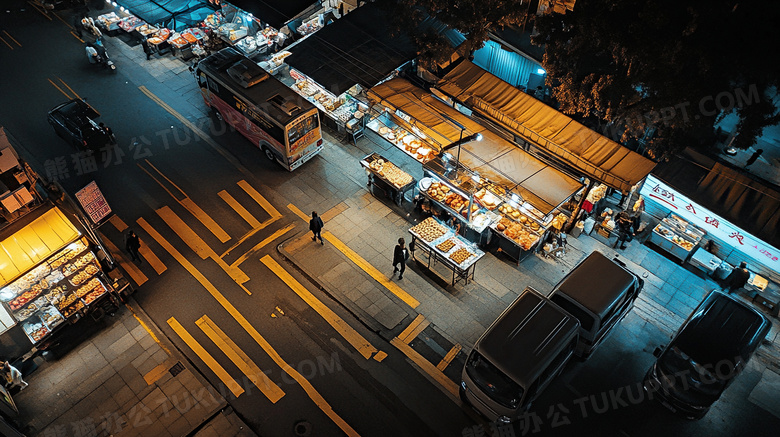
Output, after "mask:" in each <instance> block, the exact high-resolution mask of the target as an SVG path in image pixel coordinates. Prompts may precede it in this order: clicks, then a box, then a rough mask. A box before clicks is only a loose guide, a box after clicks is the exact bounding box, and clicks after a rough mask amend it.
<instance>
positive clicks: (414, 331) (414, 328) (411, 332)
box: [398, 314, 431, 344]
mask: <svg viewBox="0 0 780 437" xmlns="http://www.w3.org/2000/svg"><path fill="white" fill-rule="evenodd" d="M430 324H431V322H429V321H428V320H427V319H426V318H425V317H424V316H423V315H422V314H418V315H417V317H415V318H414V320H412V323H410V324H409V326H407V327H406V329H404V330H403V332H401V334H399V335H398V339H399V340H401V341H403V342H404V343H406V344H409V343H410V342H411V341H412V340H414V339H415V338H417V336H418V335H419V334H420V333H421V332H423V330H424V329H425V328H427V327H428V325H430Z"/></svg>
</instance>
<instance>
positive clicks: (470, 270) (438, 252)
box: [409, 217, 485, 286]
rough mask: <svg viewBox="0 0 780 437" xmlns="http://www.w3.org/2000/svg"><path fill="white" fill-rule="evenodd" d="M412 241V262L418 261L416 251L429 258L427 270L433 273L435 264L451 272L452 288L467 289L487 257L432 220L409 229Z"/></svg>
mask: <svg viewBox="0 0 780 437" xmlns="http://www.w3.org/2000/svg"><path fill="white" fill-rule="evenodd" d="M409 233H410V234H411V235H412V241H411V243H410V244H409V247H410V249H411V253H412V258H413V259H415V260H417V257H416V255H415V252H416V251H417V250H420V251H423V252H425V254H426V255H427V256H426V257H427V268H428V270H430V271H433V267H434V266H436V264H437V263H438V264H441V265H443V266H445V267H446V268H447V269H449V270H450V271H451V272H452V279H451V282H450V283H451V284H452V285H453V286H454V285H455V284H456V283H458V282H460V281H463V283H464V285H467V284H468V283H469V280H473V279H474V271H475V270H476V265H477V261H479V260H480V259H481V258H482V257H483V256H484V255H485V253H484V252H482V251H481V250H479V249H478V248H477V247H476V245H475V244H474V243H471V242H470V241H468V240H466V239H465V238H463V237H461V236H460V235H457V234H456V233H455V231H453V230H452V229H450V228H448V227H447V226H445V225H444V224H443V223H441V222H440V221H439V220H436V219H435V218H433V217H429V218H427V219H425V220H423V221H422V222H420V223H418V224H417V225H415V226H413V227H412V228H411V229H409Z"/></svg>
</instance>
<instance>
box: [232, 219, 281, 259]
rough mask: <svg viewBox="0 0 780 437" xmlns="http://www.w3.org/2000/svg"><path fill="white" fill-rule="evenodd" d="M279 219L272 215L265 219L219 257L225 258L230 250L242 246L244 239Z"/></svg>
mask: <svg viewBox="0 0 780 437" xmlns="http://www.w3.org/2000/svg"><path fill="white" fill-rule="evenodd" d="M277 220H279V219H278V218H273V217H272V218H269V219H268V220H266V221H264V222H262V223H260V226H258V227H256V228H254V229H252V230H251V231H249V232H247V233H246V234H244V236H243V237H241V238H239V239H238V241H236V242H235V244H233V245H232V246H230V247H229V248H228V249H227V250H226V251H225V252H223V253H222V255H220V256H219V257H220V258H224V257H225V256H227V254H229V253H230V252H232V251H233V250H235V249H236V247H238V246H240V245H241V244H242V243H243V242H244V241H246V240H248V239H249V238H250V237H251V236H253V235H255V234H256V233H258V232H259V231H262V230H263V229H265V228H266V227H268V225H270V224H271V223H273V222H275V221H277Z"/></svg>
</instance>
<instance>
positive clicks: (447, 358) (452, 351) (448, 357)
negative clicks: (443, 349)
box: [436, 344, 463, 372]
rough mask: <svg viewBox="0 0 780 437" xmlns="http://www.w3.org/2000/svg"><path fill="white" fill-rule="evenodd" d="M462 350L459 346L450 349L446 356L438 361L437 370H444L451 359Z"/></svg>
mask: <svg viewBox="0 0 780 437" xmlns="http://www.w3.org/2000/svg"><path fill="white" fill-rule="evenodd" d="M462 348H463V346H461V345H460V344H456V345H455V346H453V347H452V349H450V351H449V352H447V355H445V356H444V358H442V360H441V361H439V365H437V366H436V368H437V369H439V370H441V371H442V372H443V371H444V369H446V368H447V366H449V365H450V363H451V362H452V360H453V359H455V357H456V356H457V355H458V352H460V350H461V349H462Z"/></svg>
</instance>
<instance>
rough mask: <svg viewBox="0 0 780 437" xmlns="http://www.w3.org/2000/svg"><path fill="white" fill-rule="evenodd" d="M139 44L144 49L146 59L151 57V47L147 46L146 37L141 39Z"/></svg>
mask: <svg viewBox="0 0 780 437" xmlns="http://www.w3.org/2000/svg"><path fill="white" fill-rule="evenodd" d="M141 46H142V47H143V49H144V53H146V60H147V61H148V60H150V59H152V48H151V47H149V42H148V41H147V40H146V38H142V39H141Z"/></svg>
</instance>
